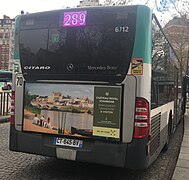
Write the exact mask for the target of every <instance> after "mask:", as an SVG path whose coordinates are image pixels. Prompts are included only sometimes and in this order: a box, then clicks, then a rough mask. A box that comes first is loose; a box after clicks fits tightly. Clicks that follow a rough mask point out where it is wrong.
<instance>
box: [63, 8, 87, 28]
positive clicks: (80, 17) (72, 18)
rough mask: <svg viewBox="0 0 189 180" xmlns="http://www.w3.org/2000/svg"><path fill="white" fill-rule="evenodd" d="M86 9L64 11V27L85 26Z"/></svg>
mask: <svg viewBox="0 0 189 180" xmlns="http://www.w3.org/2000/svg"><path fill="white" fill-rule="evenodd" d="M86 17H87V11H78V12H64V22H63V26H64V27H72V26H86Z"/></svg>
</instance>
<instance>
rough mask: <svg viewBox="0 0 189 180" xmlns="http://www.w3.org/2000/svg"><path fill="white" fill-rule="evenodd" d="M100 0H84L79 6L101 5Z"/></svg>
mask: <svg viewBox="0 0 189 180" xmlns="http://www.w3.org/2000/svg"><path fill="white" fill-rule="evenodd" d="M99 5H100V4H99V0H82V1H80V5H79V6H78V7H82V6H99Z"/></svg>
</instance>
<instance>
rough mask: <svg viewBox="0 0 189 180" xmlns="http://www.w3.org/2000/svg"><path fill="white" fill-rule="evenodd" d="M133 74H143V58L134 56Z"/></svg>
mask: <svg viewBox="0 0 189 180" xmlns="http://www.w3.org/2000/svg"><path fill="white" fill-rule="evenodd" d="M131 74H132V75H142V74H143V58H133V59H132V63H131Z"/></svg>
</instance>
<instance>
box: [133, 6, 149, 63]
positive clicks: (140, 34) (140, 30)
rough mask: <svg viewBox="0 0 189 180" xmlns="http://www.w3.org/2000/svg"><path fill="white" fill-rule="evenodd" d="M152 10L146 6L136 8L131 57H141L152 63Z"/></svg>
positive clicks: (145, 61)
mask: <svg viewBox="0 0 189 180" xmlns="http://www.w3.org/2000/svg"><path fill="white" fill-rule="evenodd" d="M151 51H152V11H151V10H150V8H148V7H147V6H143V5H139V6H138V9H137V20H136V33H135V43H134V49H133V55H132V57H133V58H143V59H144V63H148V64H151V63H152V55H151Z"/></svg>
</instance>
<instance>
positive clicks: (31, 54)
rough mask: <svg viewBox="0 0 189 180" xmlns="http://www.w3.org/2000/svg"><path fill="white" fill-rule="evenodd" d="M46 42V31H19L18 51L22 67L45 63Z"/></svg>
mask: <svg viewBox="0 0 189 180" xmlns="http://www.w3.org/2000/svg"><path fill="white" fill-rule="evenodd" d="M47 42H48V30H47V29H37V30H26V31H21V32H20V51H21V59H22V63H23V65H25V64H26V65H35V64H39V65H40V64H43V63H46V62H45V57H46V52H47Z"/></svg>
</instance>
